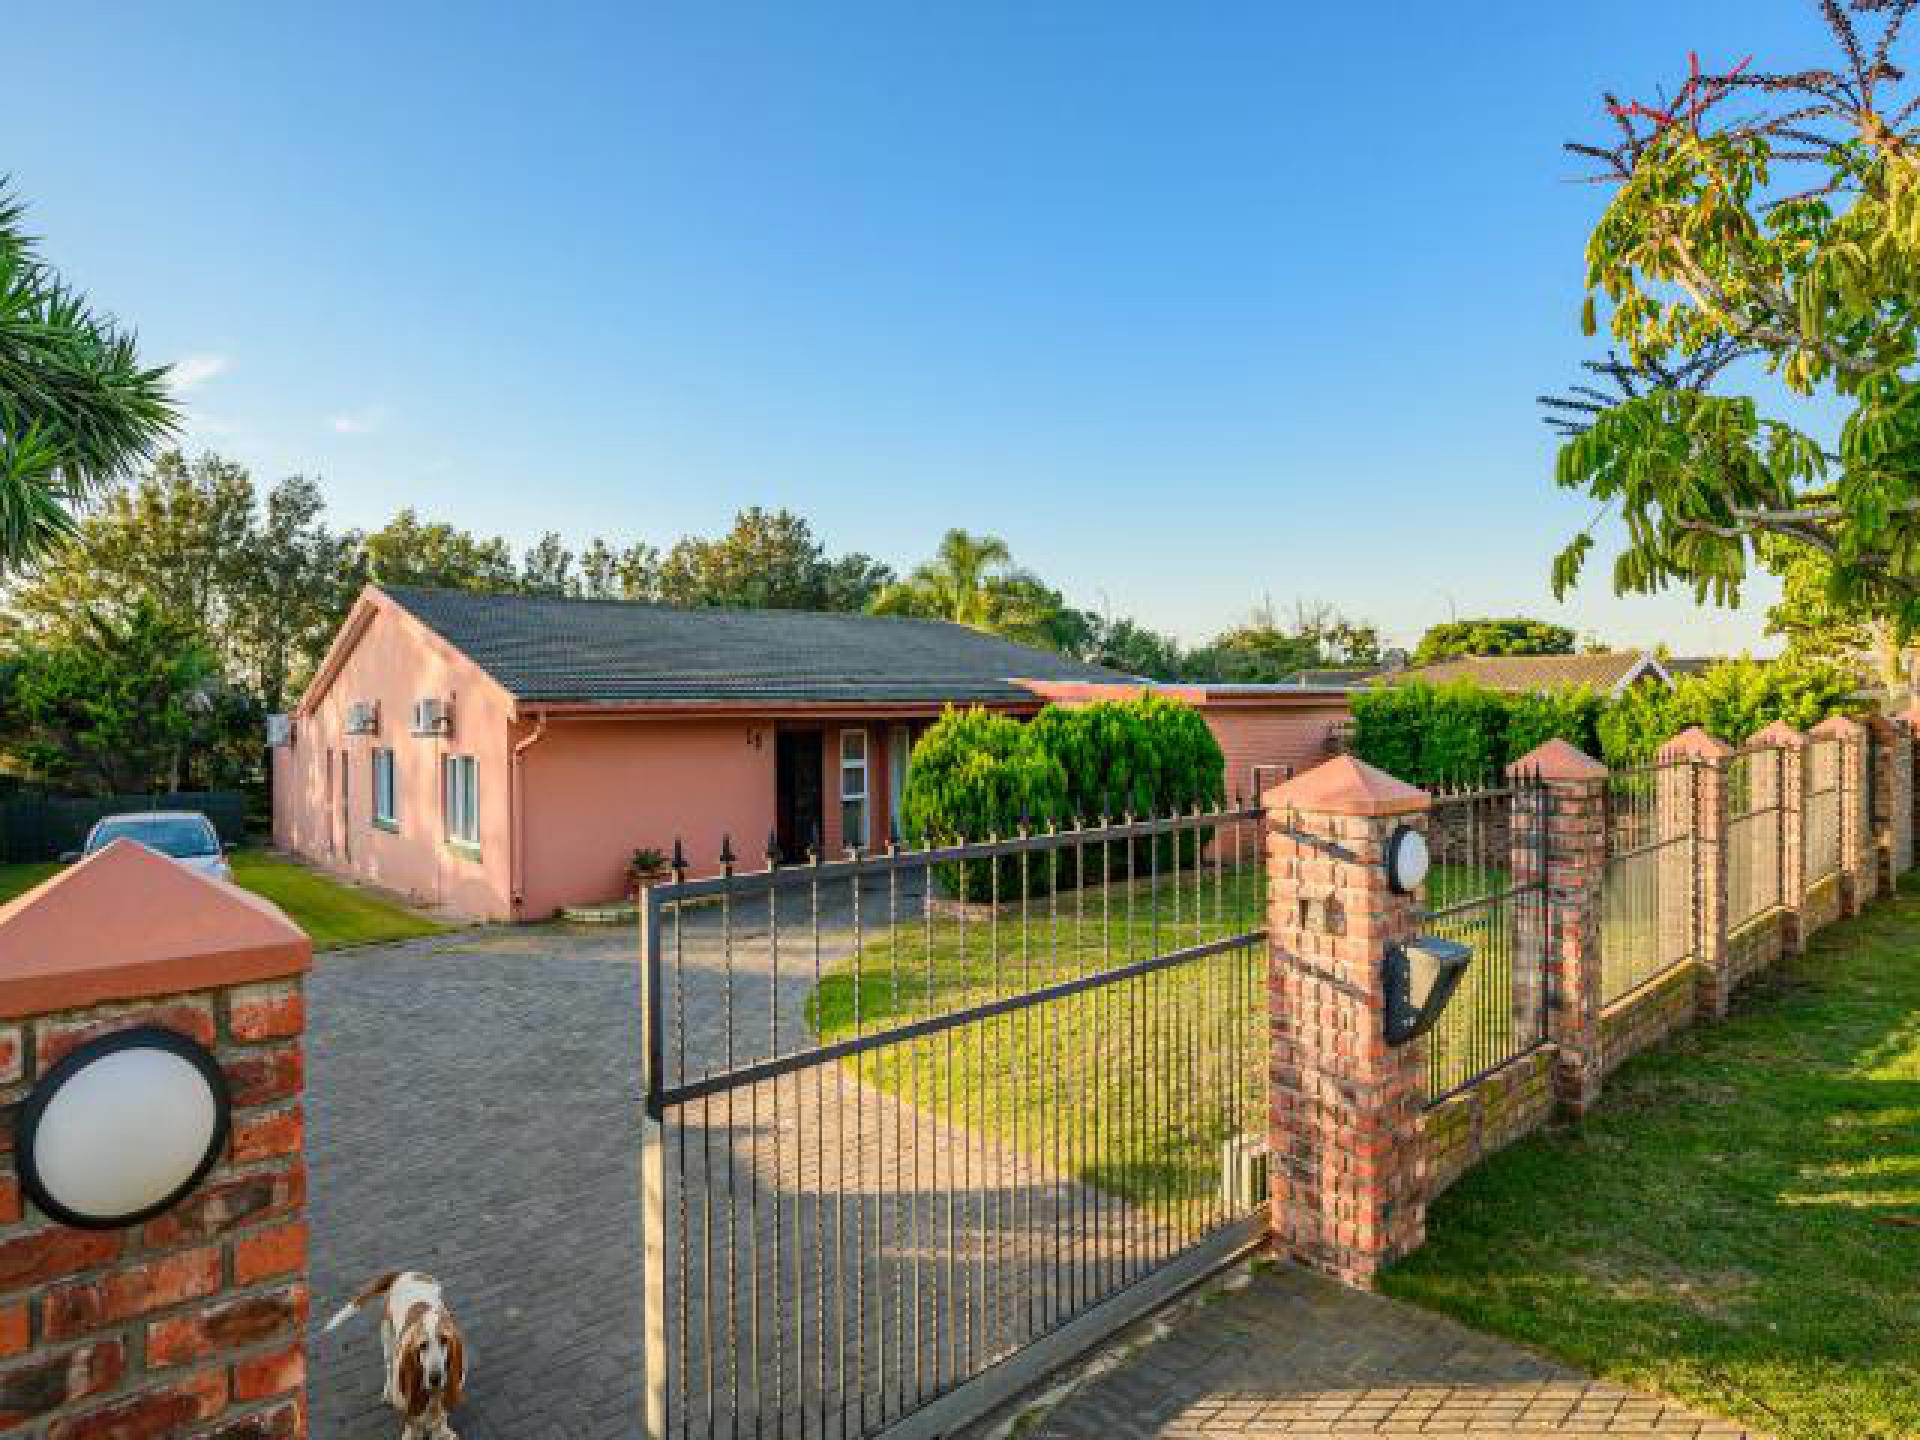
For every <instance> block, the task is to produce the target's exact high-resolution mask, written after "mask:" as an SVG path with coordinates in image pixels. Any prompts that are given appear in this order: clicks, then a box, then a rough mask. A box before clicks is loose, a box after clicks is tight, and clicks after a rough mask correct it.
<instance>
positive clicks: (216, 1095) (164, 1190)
mask: <svg viewBox="0 0 1920 1440" xmlns="http://www.w3.org/2000/svg"><path fill="white" fill-rule="evenodd" d="M229 1121H230V1100H229V1096H228V1093H227V1081H226V1076H225V1075H223V1074H222V1073H221V1070H220V1065H219V1062H218V1061H216V1060H215V1059H214V1058H213V1056H212V1055H210V1054H208V1053H207V1050H206V1049H205V1047H204V1046H201V1045H200V1044H198V1043H196V1042H195V1041H193V1040H191V1039H189V1038H188V1037H186V1036H185V1035H180V1034H177V1033H176V1032H174V1031H172V1030H163V1029H160V1028H158V1027H156V1026H147V1027H142V1028H140V1029H135V1030H122V1031H119V1032H117V1033H115V1034H112V1035H104V1036H101V1037H100V1038H99V1039H96V1040H90V1041H88V1042H87V1043H86V1044H84V1045H81V1046H80V1047H79V1048H77V1049H76V1050H74V1051H73V1052H72V1053H71V1054H69V1055H67V1056H66V1057H65V1058H63V1059H62V1060H61V1061H60V1063H59V1064H57V1065H55V1066H54V1067H53V1068H52V1069H51V1070H49V1071H48V1072H47V1073H46V1075H44V1076H43V1077H42V1078H41V1080H40V1082H39V1083H38V1084H37V1085H35V1086H34V1089H33V1093H32V1094H31V1095H29V1096H28V1097H27V1099H26V1101H25V1103H24V1104H23V1105H22V1106H21V1107H20V1120H19V1130H18V1142H17V1145H16V1149H15V1154H16V1157H17V1158H16V1163H17V1164H18V1166H19V1169H20V1184H21V1187H22V1188H23V1189H24V1190H25V1191H26V1193H27V1194H28V1196H29V1197H31V1198H32V1200H33V1202H34V1204H36V1205H38V1206H39V1207H40V1208H41V1209H42V1210H44V1211H45V1212H46V1213H47V1214H48V1215H50V1216H52V1217H53V1218H54V1219H55V1220H58V1221H60V1222H61V1223H62V1224H64V1225H71V1226H74V1227H76V1228H79V1229H83V1230H111V1229H116V1228H119V1227H121V1226H127V1225H138V1224H140V1223H141V1222H142V1221H144V1220H150V1219H152V1218H153V1217H154V1216H156V1215H159V1214H161V1213H162V1212H163V1211H166V1210H168V1209H171V1208H172V1207H173V1206H174V1205H176V1204H178V1203H179V1202H180V1201H181V1200H182V1199H184V1198H185V1197H186V1196H187V1194H188V1193H189V1192H191V1191H192V1190H193V1189H194V1187H195V1186H197V1185H198V1184H199V1183H200V1182H201V1180H203V1179H204V1178H205V1177H206V1174H207V1172H208V1171H209V1170H211V1169H212V1168H213V1167H214V1165H215V1164H216V1163H217V1162H218V1161H219V1159H220V1154H221V1152H222V1151H223V1150H224V1149H225V1148H226V1143H227V1130H228V1125H229Z"/></svg>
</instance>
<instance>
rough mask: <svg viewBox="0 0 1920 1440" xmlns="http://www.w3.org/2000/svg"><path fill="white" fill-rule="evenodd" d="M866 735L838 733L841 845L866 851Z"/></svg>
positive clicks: (863, 732)
mask: <svg viewBox="0 0 1920 1440" xmlns="http://www.w3.org/2000/svg"><path fill="white" fill-rule="evenodd" d="M867 839H868V837H867V732H866V731H864V730H842V731H841V732H840V842H841V843H842V844H843V845H848V846H851V847H852V848H854V849H857V850H864V849H866V848H867Z"/></svg>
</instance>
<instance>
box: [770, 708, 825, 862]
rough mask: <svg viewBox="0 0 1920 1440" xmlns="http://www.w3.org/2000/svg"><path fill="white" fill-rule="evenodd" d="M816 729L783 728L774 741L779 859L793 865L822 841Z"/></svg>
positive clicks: (821, 736) (820, 738) (821, 734)
mask: <svg viewBox="0 0 1920 1440" xmlns="http://www.w3.org/2000/svg"><path fill="white" fill-rule="evenodd" d="M825 743H826V741H825V735H824V732H822V731H819V730H782V731H780V732H778V734H777V736H776V737H775V740H774V757H773V766H774V782H773V783H774V825H775V828H776V829H777V831H778V835H779V841H780V858H781V860H782V861H784V862H786V863H788V864H793V863H796V862H798V861H801V860H805V859H806V858H807V855H808V852H809V851H810V850H811V849H812V847H814V846H816V845H819V844H820V843H821V836H820V796H821V784H822V782H821V763H820V754H821V747H822V746H823V745H824V744H825Z"/></svg>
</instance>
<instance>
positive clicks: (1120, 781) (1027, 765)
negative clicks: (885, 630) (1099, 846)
mask: <svg viewBox="0 0 1920 1440" xmlns="http://www.w3.org/2000/svg"><path fill="white" fill-rule="evenodd" d="M1225 798H1226V758H1225V756H1223V755H1222V754H1221V752H1220V745H1219V742H1218V741H1216V740H1215V739H1214V738H1213V732H1212V731H1211V730H1210V729H1208V728H1207V722H1206V721H1205V719H1203V718H1202V717H1201V715H1200V712H1199V711H1197V710H1195V709H1194V708H1193V707H1192V706H1190V705H1184V704H1181V703H1180V702H1179V701H1176V700H1169V699H1167V698H1165V697H1163V696H1158V695H1147V696H1142V697H1140V698H1139V699H1134V700H1122V701H1103V702H1101V703H1099V704H1097V705H1088V706H1085V707H1082V708H1078V709H1067V708H1064V707H1061V706H1057V705H1050V706H1048V707H1047V708H1046V709H1044V710H1042V711H1041V712H1040V714H1039V715H1038V716H1037V717H1035V719H1034V720H1033V722H1032V723H1031V724H1030V725H1022V724H1020V723H1019V722H1018V721H1016V720H1012V719H1009V718H1007V717H1006V716H1004V715H993V714H989V713H988V712H986V711H984V710H964V711H962V710H949V711H948V712H947V713H946V715H944V716H943V717H942V718H941V719H940V721H939V723H938V724H936V725H934V726H933V728H932V729H930V730H928V731H927V733H926V734H925V735H924V736H922V737H921V740H920V743H919V744H918V745H916V746H915V747H914V750H913V765H912V768H911V769H909V770H908V772H907V788H906V794H905V795H904V796H903V797H902V801H901V828H902V831H903V832H904V834H905V836H906V838H907V841H908V843H910V844H914V845H939V844H951V843H954V842H956V841H960V840H986V839H991V838H993V837H995V836H1003V837H1004V836H1010V835H1015V834H1018V833H1019V831H1020V829H1021V827H1022V826H1023V825H1025V826H1029V827H1031V828H1033V829H1036V830H1038V829H1044V828H1046V827H1047V826H1049V825H1054V824H1058V825H1063V826H1064V825H1072V824H1075V823H1082V824H1093V823H1096V822H1097V821H1098V820H1099V819H1101V818H1102V817H1119V816H1122V815H1134V816H1141V817H1144V816H1153V815H1168V814H1172V813H1174V812H1176V811H1177V812H1179V813H1182V814H1186V813H1190V812H1192V811H1194V810H1196V809H1199V810H1211V809H1216V808H1218V807H1219V806H1220V805H1221V804H1222V803H1223V802H1224V800H1225ZM1130 849H1131V853H1129V851H1130ZM1199 851H1200V846H1199V845H1198V843H1197V841H1196V838H1195V837H1194V836H1193V835H1191V834H1188V835H1183V836H1181V837H1180V844H1179V846H1178V850H1177V853H1176V847H1175V844H1174V839H1173V837H1172V836H1162V837H1160V840H1159V842H1158V845H1157V847H1154V848H1149V844H1148V842H1146V841H1141V842H1138V843H1137V844H1135V845H1134V846H1132V847H1128V846H1125V845H1112V846H1107V847H1104V853H1105V854H1106V856H1107V859H1108V862H1109V865H1110V867H1111V871H1112V873H1113V874H1116V875H1124V874H1127V873H1129V872H1130V871H1131V873H1134V874H1140V875H1145V874H1147V873H1149V870H1150V867H1151V866H1153V865H1154V864H1156V863H1157V864H1158V865H1160V866H1161V867H1163V868H1165V867H1171V866H1174V865H1185V864H1191V863H1192V862H1193V860H1194V858H1195V856H1196V855H1197V854H1198V853H1199ZM1073 858H1074V857H1073V854H1072V852H1070V851H1061V852H1059V855H1058V859H1059V861H1060V863H1059V864H1058V865H1053V864H1049V863H1048V862H1047V861H1046V860H1044V859H1041V858H1039V857H1037V856H1036V857H1034V858H1031V859H1029V860H1028V861H1027V863H1026V865H1025V867H1024V868H1025V876H1024V884H1025V886H1026V888H1027V889H1028V890H1029V891H1033V892H1038V891H1040V890H1043V889H1044V888H1045V887H1046V886H1047V885H1050V884H1053V883H1062V884H1068V883H1074V882H1075V881H1076V880H1077V878H1078V877H1077V876H1074V875H1070V874H1069V873H1067V872H1068V869H1069V867H1070V864H1071V861H1072V860H1073ZM999 863H1000V874H999V877H998V887H999V894H1000V896H1001V898H1003V899H1013V898H1015V897H1017V896H1018V895H1019V893H1020V890H1021V886H1022V884H1023V877H1022V873H1021V871H1022V866H1021V863H1020V861H1019V860H1018V859H1017V858H1016V859H1008V860H1004V861H1001V862H999ZM962 872H964V873H962ZM936 874H937V877H938V879H939V881H940V884H941V885H942V887H943V888H944V889H946V890H947V892H948V893H949V894H953V895H963V896H964V897H965V898H966V899H969V900H986V899H990V898H991V897H992V895H993V893H994V889H995V877H994V875H993V873H992V871H991V869H990V868H989V867H988V866H987V865H986V864H985V863H984V862H978V863H970V864H966V865H961V864H957V863H956V864H952V865H943V866H940V867H938V868H937V871H936Z"/></svg>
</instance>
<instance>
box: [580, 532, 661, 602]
mask: <svg viewBox="0 0 1920 1440" xmlns="http://www.w3.org/2000/svg"><path fill="white" fill-rule="evenodd" d="M579 592H580V593H581V594H582V595H584V596H586V597H587V598H588V599H590V600H658V599H659V598H660V552H659V551H658V550H656V549H654V548H653V546H651V545H648V544H646V543H644V542H641V543H637V544H633V545H629V546H627V547H626V549H624V550H615V549H614V548H613V547H612V546H611V545H609V544H608V543H607V542H606V541H605V540H602V539H601V538H600V537H599V536H598V535H596V536H594V538H593V540H592V541H591V542H590V543H589V544H588V545H587V548H586V549H585V550H583V551H582V552H581V553H580V578H579Z"/></svg>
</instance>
